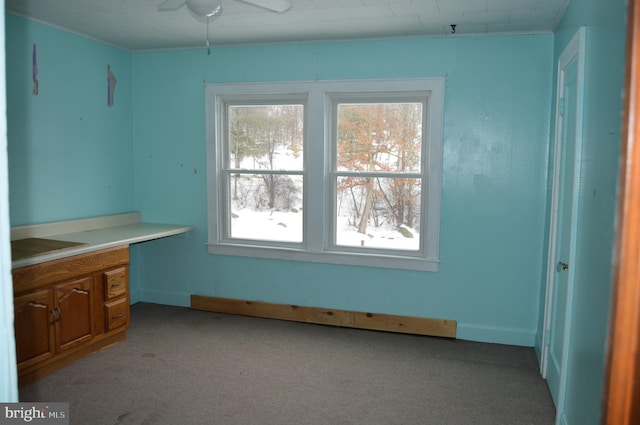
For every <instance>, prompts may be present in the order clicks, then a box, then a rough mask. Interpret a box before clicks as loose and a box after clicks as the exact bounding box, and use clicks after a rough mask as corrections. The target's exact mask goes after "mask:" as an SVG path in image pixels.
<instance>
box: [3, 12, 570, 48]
mask: <svg viewBox="0 0 640 425" xmlns="http://www.w3.org/2000/svg"><path fill="white" fill-rule="evenodd" d="M162 2H163V0H5V5H6V10H7V11H9V12H13V13H15V14H17V15H21V16H26V17H30V18H33V19H35V20H37V21H40V22H43V23H47V24H50V25H53V26H55V27H59V28H63V29H65V30H68V31H72V32H75V33H78V34H81V35H84V36H88V37H91V38H94V39H97V40H100V41H103V42H106V43H109V44H112V45H115V46H118V47H122V48H125V49H127V50H134V51H135V50H149V49H168V48H189V47H201V46H204V45H205V42H206V37H207V24H206V21H203V20H202V19H201V20H200V21H199V20H197V19H196V18H194V17H193V16H192V15H191V14H190V13H189V11H188V10H187V8H186V7H181V8H180V9H178V10H175V11H173V12H159V11H158V10H157V6H158V5H159V4H161V3H162ZM291 2H292V4H293V7H292V8H291V9H290V10H289V11H288V12H286V13H283V14H279V13H273V12H269V11H267V10H264V9H261V8H258V7H255V6H250V5H247V4H244V3H241V2H238V1H236V0H222V7H223V13H222V15H220V16H219V17H216V18H215V19H214V20H212V21H211V22H210V23H209V33H210V35H209V37H210V40H211V45H212V46H216V45H230V44H248V43H265V42H295V41H312V40H314V41H315V40H336V39H340V40H342V39H360V38H379V37H405V36H441V37H442V36H447V37H453V36H459V35H468V34H492V33H538V32H550V31H554V30H555V29H556V27H557V25H558V23H559V22H560V19H561V17H562V15H563V13H564V11H565V10H566V7H567V5H568V3H569V0H291ZM451 24H456V34H455V35H454V34H452V33H451V28H450V25H451Z"/></svg>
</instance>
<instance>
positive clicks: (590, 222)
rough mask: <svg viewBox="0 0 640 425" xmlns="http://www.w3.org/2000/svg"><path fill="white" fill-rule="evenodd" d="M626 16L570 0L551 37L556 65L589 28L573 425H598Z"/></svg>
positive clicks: (619, 6) (570, 379) (616, 7)
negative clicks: (580, 30)
mask: <svg viewBox="0 0 640 425" xmlns="http://www.w3.org/2000/svg"><path fill="white" fill-rule="evenodd" d="M625 16H626V1H624V0H613V1H607V2H603V1H599V0H582V1H580V2H575V1H573V2H571V3H570V5H569V8H568V10H567V12H566V13H565V15H564V17H563V20H562V22H561V24H560V27H559V28H558V31H557V32H556V34H555V40H554V59H555V61H557V59H558V58H559V56H560V54H561V53H562V51H563V50H564V48H565V47H566V46H567V44H568V42H569V41H570V40H571V37H572V36H573V35H574V34H575V32H576V31H577V30H578V28H580V27H581V26H586V28H587V37H586V52H585V58H586V72H585V103H584V127H583V154H582V155H583V156H582V169H581V176H580V182H579V184H580V199H579V205H578V208H579V213H578V224H577V232H578V233H577V252H576V259H575V293H574V304H573V317H572V318H571V319H570V320H571V326H572V332H571V338H570V340H569V341H568V344H569V345H568V347H569V357H568V365H567V382H566V393H565V400H564V406H561V407H560V408H559V410H560V411H559V414H560V415H564V418H563V419H562V420H563V421H565V422H564V423H566V424H568V425H590V424H598V423H600V422H599V417H600V413H601V397H602V388H603V381H604V373H605V357H606V341H607V331H608V325H609V310H610V302H611V296H610V294H611V289H612V283H611V282H612V250H613V242H614V237H615V214H616V208H615V207H616V199H617V179H618V168H619V167H618V166H619V164H618V162H619V155H620V141H621V123H622V116H621V110H622V90H623V80H624V75H623V74H624V72H623V70H624V59H625V36H626V19H625ZM555 72H556V70H555V69H554V74H555ZM554 85H555V82H554ZM540 329H541V328H540Z"/></svg>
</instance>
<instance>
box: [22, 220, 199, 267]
mask: <svg viewBox="0 0 640 425" xmlns="http://www.w3.org/2000/svg"><path fill="white" fill-rule="evenodd" d="M113 224H115V225H113ZM193 229H194V227H193V226H187V225H178V224H160V223H146V222H143V221H140V214H139V213H129V214H121V215H114V216H107V217H99V218H95V219H83V220H74V221H66V222H58V223H45V224H42V225H32V226H24V227H21V228H13V229H12V238H11V239H12V240H16V239H22V238H28V237H42V238H47V239H55V240H60V241H68V242H79V243H83V244H85V245H81V246H77V247H72V248H66V249H61V250H57V251H53V252H49V253H45V254H41V255H36V256H33V257H28V258H24V259H20V260H16V261H13V262H12V267H13V268H17V267H24V266H29V265H33V264H38V263H43V262H45V261H51V260H58V259H60V258H66V257H70V256H73V255H78V254H85V253H87V252H92V251H98V250H101V249H105V248H112V247H115V246H121V245H130V244H133V243H138V242H145V241H150V240H153V239H159V238H164V237H167V236H173V235H178V234H181V233H187V232H190V231H191V230H193ZM75 230H77V231H75ZM56 231H61V232H60V233H56Z"/></svg>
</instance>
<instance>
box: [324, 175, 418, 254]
mask: <svg viewBox="0 0 640 425" xmlns="http://www.w3.org/2000/svg"><path fill="white" fill-rule="evenodd" d="M421 186H422V179H418V178H381V177H344V176H343V177H338V178H337V186H336V187H337V192H336V195H337V199H336V216H337V217H336V245H343V246H357V247H364V248H386V249H401V250H409V251H418V250H419V249H420V190H421Z"/></svg>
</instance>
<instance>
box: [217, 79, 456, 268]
mask: <svg viewBox="0 0 640 425" xmlns="http://www.w3.org/2000/svg"><path fill="white" fill-rule="evenodd" d="M206 99H207V108H206V114H207V168H208V175H207V179H208V196H209V200H208V201H209V202H208V205H209V214H208V216H209V252H211V253H215V254H228V255H240V256H254V257H264V258H280V259H287V260H300V261H312V262H326V263H338V264H351V265H364V266H375V267H391V268H403V269H412V270H426V271H436V270H437V264H438V261H439V257H438V245H439V221H440V185H441V174H442V121H443V99H444V81H443V80H442V79H440V78H434V79H410V80H353V81H313V82H289V83H245V84H210V85H208V86H207V87H206Z"/></svg>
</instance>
